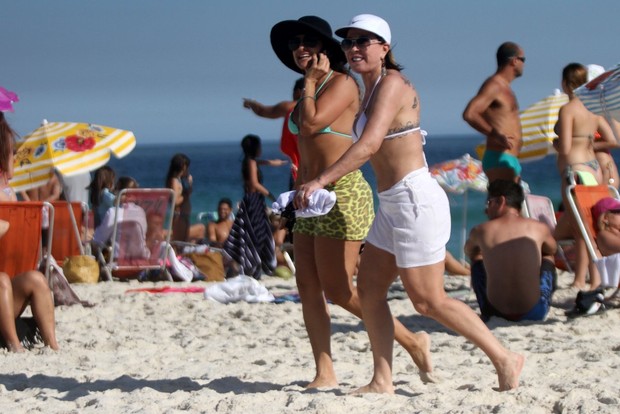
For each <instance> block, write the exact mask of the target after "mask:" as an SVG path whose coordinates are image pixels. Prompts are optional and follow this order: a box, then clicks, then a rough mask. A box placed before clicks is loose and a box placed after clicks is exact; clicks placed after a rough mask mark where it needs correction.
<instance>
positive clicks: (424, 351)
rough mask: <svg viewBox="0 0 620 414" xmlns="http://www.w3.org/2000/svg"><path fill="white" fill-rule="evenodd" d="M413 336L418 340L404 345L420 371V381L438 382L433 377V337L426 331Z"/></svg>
mask: <svg viewBox="0 0 620 414" xmlns="http://www.w3.org/2000/svg"><path fill="white" fill-rule="evenodd" d="M413 335H414V336H415V338H416V339H415V341H412V342H411V343H409V344H407V345H406V346H405V345H404V344H403V346H404V347H405V349H406V350H407V352H409V355H411V358H412V359H413V362H414V363H415V364H416V366H417V367H418V369H419V370H420V379H421V380H422V382H424V383H427V382H438V379H437V377H436V376H434V375H433V362H432V360H431V337H430V336H429V334H427V333H426V332H424V331H420V332H418V333H415V334H413ZM371 384H372V383H371ZM371 384H369V385H368V386H367V387H369V386H370V385H371ZM364 388H366V387H364ZM360 389H361V388H360ZM369 392H372V391H369Z"/></svg>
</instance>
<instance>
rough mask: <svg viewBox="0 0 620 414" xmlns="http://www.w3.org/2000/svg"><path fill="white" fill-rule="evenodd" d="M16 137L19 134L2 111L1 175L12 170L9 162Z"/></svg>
mask: <svg viewBox="0 0 620 414" xmlns="http://www.w3.org/2000/svg"><path fill="white" fill-rule="evenodd" d="M16 136H17V134H15V131H13V128H11V126H10V125H9V123H8V122H7V120H6V118H5V117H4V112H2V111H0V173H5V172H6V171H8V170H9V168H10V165H9V160H10V158H11V154H12V153H13V147H14V144H15V137H16Z"/></svg>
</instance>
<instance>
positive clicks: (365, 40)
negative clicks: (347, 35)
mask: <svg viewBox="0 0 620 414" xmlns="http://www.w3.org/2000/svg"><path fill="white" fill-rule="evenodd" d="M373 43H381V41H380V40H379V39H375V38H371V37H368V36H360V37H358V38H357V39H342V42H340V47H341V48H342V50H349V49H351V48H352V47H353V45H355V46H357V47H358V48H360V49H362V48H366V47H368V46H370V45H371V44H373Z"/></svg>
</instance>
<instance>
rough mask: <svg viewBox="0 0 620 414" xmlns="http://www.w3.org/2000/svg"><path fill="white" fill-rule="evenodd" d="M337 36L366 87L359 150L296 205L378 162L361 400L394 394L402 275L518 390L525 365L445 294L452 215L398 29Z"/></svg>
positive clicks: (371, 25) (420, 303) (375, 21)
mask: <svg viewBox="0 0 620 414" xmlns="http://www.w3.org/2000/svg"><path fill="white" fill-rule="evenodd" d="M336 34H338V35H339V36H343V37H345V39H344V40H343V41H342V48H343V50H344V51H345V53H346V57H347V61H348V62H349V65H350V66H351V69H352V70H354V71H355V72H357V73H359V74H360V75H361V77H362V81H363V82H364V86H365V93H364V97H363V100H362V104H361V107H362V110H361V111H360V112H359V114H358V116H357V119H356V120H355V123H354V124H353V141H354V144H353V145H352V146H351V147H350V148H349V149H348V150H347V151H346V152H345V153H344V154H343V155H342V156H341V157H340V159H339V160H338V161H337V162H335V163H334V164H332V165H331V166H330V167H328V168H327V169H325V170H324V171H322V172H320V173H319V174H317V176H316V178H315V179H314V180H312V181H310V182H307V183H306V184H304V185H302V186H300V188H299V190H298V194H297V195H296V198H295V204H296V206H297V207H302V206H306V205H307V203H308V198H309V197H310V195H311V194H312V193H313V192H314V191H316V190H318V189H320V188H323V187H325V186H327V185H329V184H328V183H331V182H334V181H337V180H338V179H339V178H340V177H342V176H346V174H348V173H349V172H350V171H355V170H356V169H357V168H359V167H361V166H362V165H363V164H364V163H365V162H366V161H368V160H370V162H371V164H372V167H373V170H374V172H375V175H376V177H377V187H378V188H377V190H378V191H379V200H380V203H381V204H380V207H379V210H378V211H377V216H376V218H375V219H374V222H373V224H372V228H371V229H370V232H369V233H368V237H367V239H366V247H365V249H364V254H363V255H362V261H361V264H360V271H359V274H358V278H357V282H358V289H359V295H360V299H361V304H362V314H363V318H364V324H365V326H366V329H367V330H368V336H369V338H370V344H371V348H372V352H373V360H374V376H373V379H372V381H371V382H370V384H368V385H367V386H366V387H363V388H361V389H360V390H359V391H360V392H384V393H394V386H393V384H392V352H393V341H394V333H395V330H394V325H393V320H394V319H393V317H392V315H391V313H390V308H389V306H388V303H387V299H386V296H387V291H388V289H389V287H390V285H391V284H392V282H393V281H394V280H395V279H396V277H397V276H398V275H400V278H401V280H402V282H403V285H404V286H405V288H406V290H407V293H408V295H409V297H410V298H411V301H412V302H413V304H414V306H415V308H416V310H417V311H418V312H420V313H421V314H423V315H426V316H430V317H432V318H433V319H435V320H437V321H438V322H440V323H442V324H443V325H445V326H446V327H448V328H450V329H452V330H454V331H456V332H458V333H460V334H461V335H463V336H465V337H466V338H467V339H469V340H470V341H471V342H473V343H474V344H476V345H477V346H479V347H480V348H481V349H482V350H483V351H484V352H485V353H486V354H487V355H488V356H489V358H490V359H491V361H492V362H493V364H494V365H495V368H496V370H497V373H498V377H499V385H500V389H501V390H507V389H511V388H515V387H517V385H518V381H519V374H520V371H521V368H522V366H523V357H522V356H521V355H518V354H515V353H513V352H511V351H508V350H507V349H506V348H504V347H503V346H502V345H501V344H500V343H499V341H498V340H497V339H496V338H495V337H494V336H493V334H491V332H490V331H489V329H488V328H487V327H486V325H485V324H484V323H483V322H482V320H481V319H480V318H479V317H478V316H477V315H476V314H475V313H474V312H473V310H472V309H471V308H470V307H469V306H467V305H466V304H464V303H463V302H460V301H458V300H455V299H452V298H450V297H448V296H447V295H446V293H445V291H444V288H443V274H444V259H445V256H446V250H445V246H446V243H447V241H448V239H449V237H450V219H449V217H450V206H449V205H448V198H447V196H446V194H445V192H444V191H443V190H442V189H441V187H439V184H437V181H435V180H434V179H433V178H432V177H431V175H430V173H429V171H428V167H427V164H426V159H425V156H424V151H423V145H424V137H423V135H422V133H421V131H420V101H419V97H418V93H417V91H416V89H415V88H414V87H413V85H412V84H411V82H410V81H409V80H408V79H407V78H405V77H404V76H403V75H402V74H401V72H400V70H401V67H400V66H399V65H398V64H396V62H395V61H394V57H393V55H392V53H391V50H390V42H391V37H392V36H391V31H390V27H389V26H388V24H387V22H386V21H385V20H383V19H381V18H380V17H377V16H374V15H369V14H362V15H359V16H355V17H354V18H353V19H352V21H351V24H350V25H349V26H347V27H344V28H342V29H339V30H337V31H336ZM302 160H303V156H302Z"/></svg>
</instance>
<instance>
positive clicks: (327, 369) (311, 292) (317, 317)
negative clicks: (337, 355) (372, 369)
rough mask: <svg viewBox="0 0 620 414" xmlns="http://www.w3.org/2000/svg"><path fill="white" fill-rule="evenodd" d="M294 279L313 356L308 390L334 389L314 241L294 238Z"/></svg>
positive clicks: (328, 329) (326, 315) (327, 320)
mask: <svg viewBox="0 0 620 414" xmlns="http://www.w3.org/2000/svg"><path fill="white" fill-rule="evenodd" d="M293 249H294V252H295V267H296V269H297V272H296V275H295V278H296V281H297V289H298V291H299V297H300V298H301V308H302V313H303V317H304V323H305V325H306V331H307V332H308V338H309V339H310V346H311V347H312V353H313V354H314V363H315V366H316V376H315V378H314V380H313V381H312V382H310V383H309V384H308V385H307V387H308V388H316V387H329V386H336V385H338V381H337V379H336V373H335V372H334V366H333V362H332V356H331V343H330V336H331V326H330V316H329V309H328V307H327V302H326V301H325V297H324V296H323V288H322V287H321V282H320V280H319V277H318V274H317V268H316V263H315V255H316V252H315V251H314V237H311V236H307V235H304V234H299V233H296V234H295V243H293Z"/></svg>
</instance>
